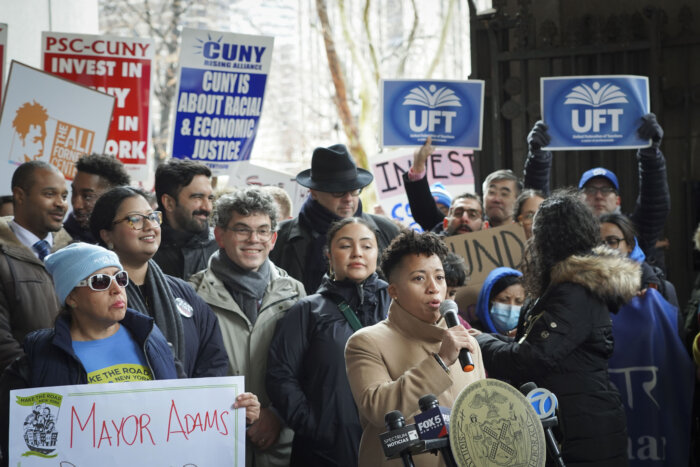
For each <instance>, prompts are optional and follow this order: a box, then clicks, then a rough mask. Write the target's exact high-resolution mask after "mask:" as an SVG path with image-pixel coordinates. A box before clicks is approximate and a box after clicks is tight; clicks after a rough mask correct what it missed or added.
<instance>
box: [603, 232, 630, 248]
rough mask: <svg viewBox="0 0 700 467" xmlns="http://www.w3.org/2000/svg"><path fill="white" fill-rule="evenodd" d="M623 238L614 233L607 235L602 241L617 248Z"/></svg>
mask: <svg viewBox="0 0 700 467" xmlns="http://www.w3.org/2000/svg"><path fill="white" fill-rule="evenodd" d="M624 241H625V239H624V238H621V237H616V236H614V235H608V236H607V237H605V238H604V239H603V243H604V244H605V245H608V246H609V247H610V248H617V246H618V245H619V244H620V242H624Z"/></svg>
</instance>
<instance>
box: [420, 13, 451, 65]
mask: <svg viewBox="0 0 700 467" xmlns="http://www.w3.org/2000/svg"><path fill="white" fill-rule="evenodd" d="M454 5H455V0H449V4H448V6H447V15H445V17H444V21H443V22H442V31H441V32H440V41H439V42H438V47H437V50H436V51H435V53H434V54H433V61H432V62H431V63H430V67H429V68H428V72H427V73H426V74H425V77H426V78H430V77H432V76H433V72H434V71H435V68H437V66H438V63H440V60H441V59H442V52H443V50H444V49H445V41H446V39H447V31H448V30H449V29H450V24H452V22H451V21H450V19H451V18H452V13H453V10H454Z"/></svg>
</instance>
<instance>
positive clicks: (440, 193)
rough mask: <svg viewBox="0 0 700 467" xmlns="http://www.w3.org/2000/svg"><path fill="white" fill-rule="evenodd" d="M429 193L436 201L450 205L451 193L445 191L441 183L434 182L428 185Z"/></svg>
mask: <svg viewBox="0 0 700 467" xmlns="http://www.w3.org/2000/svg"><path fill="white" fill-rule="evenodd" d="M430 194H432V195H433V198H435V202H436V203H440V204H444V205H445V206H447V207H448V208H449V207H450V206H451V205H452V195H450V193H449V192H448V191H447V189H446V188H445V186H444V185H443V184H442V183H435V184H434V185H432V186H431V187H430Z"/></svg>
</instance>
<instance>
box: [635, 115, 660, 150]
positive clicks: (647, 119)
mask: <svg viewBox="0 0 700 467" xmlns="http://www.w3.org/2000/svg"><path fill="white" fill-rule="evenodd" d="M637 135H638V136H639V137H640V138H641V139H650V140H651V147H653V148H654V149H658V148H659V146H660V145H661V139H662V138H663V137H664V129H663V128H661V125H659V122H657V121H656V115H654V114H653V113H648V114H646V115H645V116H643V117H642V124H641V125H640V126H639V128H637Z"/></svg>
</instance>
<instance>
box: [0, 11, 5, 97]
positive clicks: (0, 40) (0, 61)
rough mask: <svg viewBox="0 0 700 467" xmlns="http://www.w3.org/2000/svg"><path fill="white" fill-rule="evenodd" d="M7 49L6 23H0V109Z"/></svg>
mask: <svg viewBox="0 0 700 467" xmlns="http://www.w3.org/2000/svg"><path fill="white" fill-rule="evenodd" d="M6 50H7V24H6V23H0V109H2V93H3V90H4V89H5V55H7V54H6V52H5V51H6Z"/></svg>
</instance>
